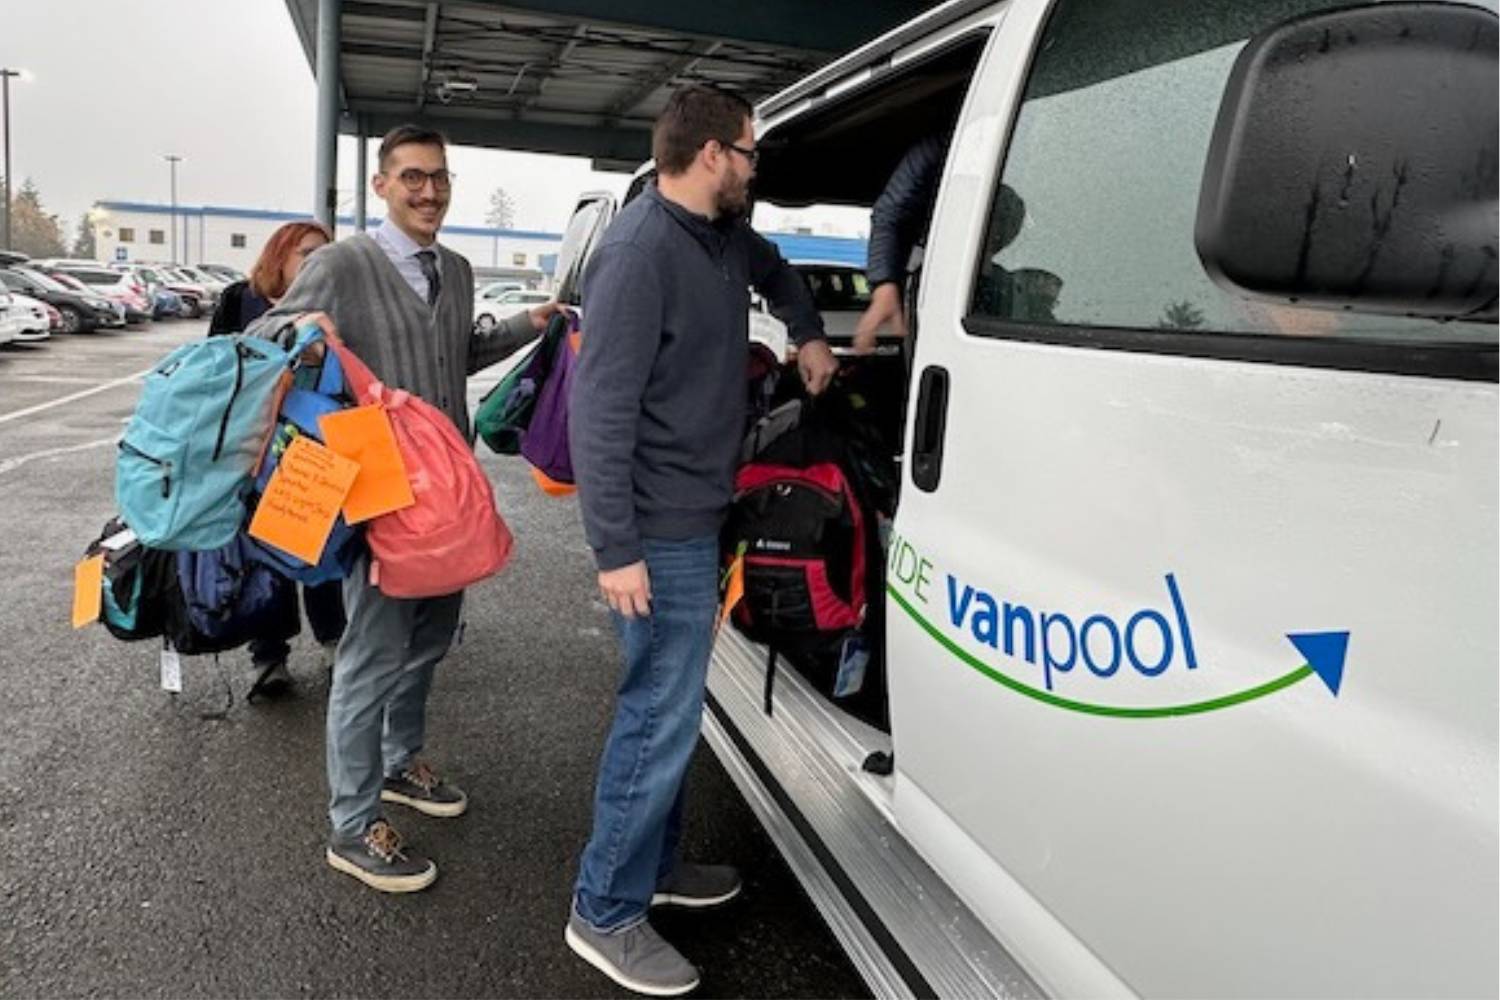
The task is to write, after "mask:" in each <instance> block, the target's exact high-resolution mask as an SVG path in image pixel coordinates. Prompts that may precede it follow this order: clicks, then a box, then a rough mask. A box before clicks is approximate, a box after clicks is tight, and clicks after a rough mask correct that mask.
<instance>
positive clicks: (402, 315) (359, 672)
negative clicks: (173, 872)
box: [250, 125, 557, 892]
mask: <svg viewBox="0 0 1500 1000" xmlns="http://www.w3.org/2000/svg"><path fill="white" fill-rule="evenodd" d="M453 179H454V178H453V175H452V174H450V173H449V172H448V160H447V152H446V146H445V142H444V139H443V136H442V135H441V134H439V133H437V132H434V131H431V130H430V129H424V128H421V127H419V126H414V125H403V126H400V127H398V128H396V129H393V130H392V131H390V132H389V133H387V134H386V136H385V138H384V139H383V140H382V141H381V144H380V154H379V173H377V174H376V175H375V176H374V178H373V179H372V185H373V187H374V189H375V193H376V194H377V195H379V196H380V198H381V199H382V200H383V201H384V202H385V204H386V218H385V221H384V222H383V223H381V225H380V226H379V227H377V228H376V229H375V230H374V232H373V233H369V234H365V233H360V234H357V235H355V236H352V237H350V238H349V239H347V240H343V241H341V242H339V243H335V244H332V245H330V246H326V247H324V248H322V249H321V250H319V251H318V252H317V253H315V254H312V255H311V256H309V257H308V259H307V261H306V263H304V264H303V265H302V269H301V271H299V272H298V274H297V278H296V280H295V281H294V282H293V283H292V287H291V288H290V289H288V290H287V293H286V295H285V296H284V297H283V298H282V300H281V301H280V302H279V303H278V304H277V305H276V307H275V308H274V309H272V310H271V311H270V312H269V313H267V314H266V315H265V316H264V317H263V318H262V319H261V320H260V321H258V322H257V323H255V324H253V325H252V326H251V328H250V332H251V333H255V334H258V335H262V336H275V335H276V334H277V333H278V331H279V328H281V327H282V326H283V325H284V324H285V323H286V321H287V319H288V318H290V317H294V316H297V315H299V314H301V313H304V312H312V311H322V312H325V313H327V314H328V315H329V316H330V317H331V318H332V319H333V322H334V324H335V325H336V326H337V327H338V330H339V333H340V335H341V336H342V337H343V339H344V341H345V343H347V344H348V345H349V347H350V349H351V350H353V351H354V353H355V354H357V355H358V356H359V357H360V358H361V359H362V360H363V361H364V362H365V363H366V364H368V365H369V366H370V368H371V369H373V370H374V372H375V374H376V376H378V377H379V378H380V379H381V381H383V382H385V383H386V384H387V385H390V386H394V387H397V388H401V389H406V390H408V391H409V392H412V393H414V394H415V395H418V396H420V397H422V398H423V399H424V400H426V401H427V402H429V403H431V404H432V405H434V406H436V407H438V408H439V409H441V410H442V411H443V412H444V413H446V414H447V415H448V417H449V418H450V419H452V421H453V423H454V424H455V425H456V426H457V427H458V429H459V431H460V432H461V433H463V434H464V435H465V436H466V437H469V438H471V439H472V434H471V432H470V427H469V412H468V406H467V403H466V392H465V383H466V381H467V379H468V376H469V375H471V374H473V373H474V372H477V371H479V370H480V369H482V368H485V367H487V366H489V365H492V364H494V363H495V362H497V361H500V360H502V359H504V358H506V357H508V356H509V355H511V354H512V353H514V352H515V351H516V350H518V349H520V348H521V347H523V346H524V345H526V344H527V343H529V342H530V341H532V340H534V339H535V338H536V337H537V336H538V335H539V334H540V332H541V331H542V330H543V329H545V328H546V325H547V321H548V319H549V318H550V317H551V316H552V314H553V313H554V312H555V311H556V309H557V306H556V304H555V303H546V304H544V305H540V306H537V307H535V308H533V309H531V310H530V311H529V312H520V313H517V314H516V315H514V316H511V317H509V318H508V319H506V320H505V322H503V323H500V324H498V325H497V326H496V327H495V328H494V329H493V330H491V331H489V332H488V333H477V332H475V331H474V328H473V322H474V272H473V270H472V269H471V268H470V266H469V262H468V261H467V260H465V259H464V258H463V257H461V256H459V255H458V254H456V253H454V252H453V251H452V250H449V249H448V248H446V247H444V246H442V245H441V244H439V243H438V240H437V237H438V230H439V229H440V228H441V227H442V224H443V217H444V215H446V214H447V211H448V201H449V198H450V196H451V194H452V187H453ZM369 576H370V567H369V564H368V561H367V557H366V558H362V559H361V560H360V561H359V563H357V564H356V565H355V567H354V570H353V572H351V573H350V575H349V578H348V579H347V580H345V581H344V606H345V609H346V611H347V613H348V618H349V624H348V627H347V628H346V629H345V631H344V637H343V640H342V641H341V642H340V643H339V647H338V652H337V654H336V655H335V657H334V669H333V686H332V688H331V690H330V691H329V695H328V745H327V754H328V784H329V791H330V801H329V809H328V813H329V820H330V822H331V824H332V827H333V830H332V836H331V837H330V838H329V843H328V848H327V851H326V853H325V857H326V858H327V861H328V864H329V865H330V866H332V867H333V868H334V869H336V870H338V871H341V872H344V873H346V874H348V875H352V876H353V877H354V878H357V879H359V880H360V881H361V882H363V883H364V884H366V885H368V886H370V887H372V888H374V889H378V890H380V891H382V892H415V891H417V890H419V889H425V888H426V887H427V886H429V885H431V884H432V882H433V880H434V879H435V878H436V877H437V866H436V865H435V864H433V862H432V861H431V860H429V859H427V858H425V857H422V856H420V855H418V854H416V853H414V852H412V851H409V850H407V849H406V848H405V847H404V845H403V843H402V840H401V837H400V835H399V834H397V833H396V830H395V828H394V827H392V826H391V824H390V823H389V822H387V821H386V819H385V818H384V817H383V816H382V815H381V803H382V802H391V803H397V804H400V805H403V806H407V807H410V808H412V809H415V810H417V811H418V812H421V813H425V814H426V815H429V816H441V817H449V816H458V815H460V814H461V813H463V812H464V810H465V809H466V808H467V806H468V799H467V797H466V796H465V795H464V793H463V792H462V791H460V790H459V789H458V788H457V787H456V786H454V785H453V784H451V783H449V782H447V781H444V780H443V779H442V778H441V777H439V776H438V775H437V773H436V772H435V771H434V770H433V769H432V767H431V766H430V765H429V764H428V763H427V762H426V761H424V760H422V759H420V758H419V757H418V756H417V755H418V753H419V752H420V751H421V749H422V746H423V742H424V737H425V724H426V714H427V693H428V690H429V688H430V687H431V685H432V677H433V671H434V668H435V667H436V666H437V663H438V661H439V660H441V659H442V658H443V655H444V654H445V653H446V652H447V651H448V648H449V647H450V646H451V645H452V644H453V637H454V634H455V632H456V630H457V628H458V624H459V613H460V611H461V609H462V607H463V594H462V593H461V592H460V593H457V594H450V595H448V596H445V597H435V598H429V599H423V600H397V599H394V598H389V597H386V596H385V595H384V594H382V593H381V592H380V591H379V590H378V589H377V588H376V587H375V586H373V585H372V584H371V583H370V580H369Z"/></svg>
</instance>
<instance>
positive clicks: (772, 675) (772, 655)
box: [764, 643, 776, 715]
mask: <svg viewBox="0 0 1500 1000" xmlns="http://www.w3.org/2000/svg"><path fill="white" fill-rule="evenodd" d="M775 685H776V646H775V645H774V644H770V643H768V644H767V645H766V689H765V695H764V706H765V711H766V714H767V715H770V714H771V689H772V688H773V687H775Z"/></svg>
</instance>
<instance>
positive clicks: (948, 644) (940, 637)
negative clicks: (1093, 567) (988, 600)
mask: <svg viewBox="0 0 1500 1000" xmlns="http://www.w3.org/2000/svg"><path fill="white" fill-rule="evenodd" d="M885 589H886V593H888V594H890V595H891V597H892V598H894V599H895V601H896V603H897V604H899V605H900V606H901V610H902V611H905V612H906V613H907V614H908V615H910V616H911V619H912V621H914V622H916V623H917V624H918V625H920V626H921V627H922V631H924V632H926V633H927V634H928V635H930V636H931V637H932V638H933V639H934V640H935V641H936V642H937V643H938V645H940V646H942V647H943V648H944V649H946V650H947V651H948V652H950V653H952V654H953V655H954V656H956V657H958V658H959V659H960V660H962V661H963V662H964V663H965V664H967V665H968V666H970V667H973V668H974V669H975V670H977V671H979V672H980V673H981V674H983V675H984V676H986V677H988V678H989V679H990V680H992V681H995V682H996V683H999V684H1003V685H1005V686H1006V687H1008V688H1010V689H1011V690H1012V691H1014V692H1016V693H1017V694H1023V695H1025V696H1026V697H1028V698H1034V699H1036V700H1037V701H1040V702H1044V703H1046V704H1048V705H1051V706H1052V707H1054V708H1065V709H1067V710H1068V711H1070V712H1083V713H1084V714H1086V715H1106V716H1110V717H1113V718H1117V719H1160V718H1165V717H1169V716H1175V715H1201V714H1202V713H1204V712H1215V711H1218V710H1219V709H1221V708H1230V707H1231V706H1234V705H1240V704H1243V703H1245V702H1247V701H1254V700H1255V699H1257V698H1264V697H1265V696H1266V695H1268V694H1275V693H1276V692H1277V691H1280V690H1281V689H1282V688H1288V687H1291V686H1292V685H1293V684H1296V683H1298V682H1299V681H1303V680H1306V679H1307V678H1309V677H1311V676H1313V669H1312V667H1310V666H1308V665H1307V664H1303V665H1302V666H1300V667H1298V668H1297V669H1296V670H1293V671H1292V672H1291V673H1289V674H1286V675H1285V676H1282V677H1278V678H1276V679H1275V680H1273V681H1269V682H1267V683H1265V684H1262V685H1260V686H1258V687H1253V688H1248V689H1247V690H1244V691H1237V692H1235V693H1234V694H1226V695H1224V696H1223V697H1222V698H1212V699H1209V700H1208V701H1195V702H1191V703H1190V704H1186V705H1161V706H1153V707H1150V708H1124V707H1116V706H1113V705H1094V704H1090V703H1089V702H1085V701H1074V700H1072V699H1071V698H1060V697H1058V696H1057V695H1055V694H1052V693H1051V692H1050V691H1040V690H1038V689H1036V688H1034V687H1031V686H1029V685H1026V684H1022V683H1021V682H1020V681H1018V680H1016V679H1015V678H1013V677H1008V676H1006V675H1005V674H1003V673H1001V672H1000V671H998V670H996V669H995V668H994V667H991V666H990V665H989V664H987V663H985V662H984V661H983V660H980V659H979V658H978V657H976V656H975V655H974V654H973V653H970V652H969V651H968V650H966V649H964V648H963V647H962V646H960V645H958V643H956V642H954V641H953V640H952V639H950V638H948V637H947V636H946V635H944V634H943V633H942V632H940V631H939V630H938V628H937V626H935V625H933V624H932V623H931V622H929V621H928V620H927V619H925V618H923V617H922V616H921V614H920V613H918V611H917V609H916V608H914V607H912V606H911V604H910V603H908V602H907V600H906V598H905V597H903V596H902V595H901V593H900V592H899V591H898V590H896V588H895V587H893V586H890V585H889V584H887V586H886V588H885Z"/></svg>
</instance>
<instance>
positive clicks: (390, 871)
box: [327, 819, 437, 892]
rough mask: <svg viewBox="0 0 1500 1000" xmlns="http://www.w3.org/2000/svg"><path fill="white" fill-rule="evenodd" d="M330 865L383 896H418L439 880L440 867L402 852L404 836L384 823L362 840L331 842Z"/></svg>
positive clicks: (375, 824)
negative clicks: (416, 893) (416, 894)
mask: <svg viewBox="0 0 1500 1000" xmlns="http://www.w3.org/2000/svg"><path fill="white" fill-rule="evenodd" d="M327 857H328V864H329V866H330V867H331V868H333V869H335V870H336V871H341V872H343V873H344V874H345V875H353V876H354V877H355V878H357V879H359V880H360V881H361V882H363V883H364V884H365V885H367V886H369V887H370V888H372V889H379V890H380V891H381V892H418V891H420V890H422V889H425V888H427V887H428V886H429V885H431V884H432V883H433V881H434V880H435V879H436V878H437V865H435V864H433V863H432V862H431V861H430V860H428V859H427V858H424V857H421V856H420V855H416V854H408V853H406V852H405V851H403V850H402V849H401V835H400V834H399V833H397V832H396V831H395V829H394V828H393V827H392V826H391V825H390V824H389V823H387V822H386V821H385V820H383V819H377V820H376V821H375V822H373V823H371V824H370V828H369V829H368V830H366V831H365V834H364V836H362V837H351V838H347V839H345V838H342V837H335V838H333V839H332V840H330V841H329V842H328V855H327Z"/></svg>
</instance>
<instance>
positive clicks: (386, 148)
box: [376, 124, 448, 170]
mask: <svg viewBox="0 0 1500 1000" xmlns="http://www.w3.org/2000/svg"><path fill="white" fill-rule="evenodd" d="M412 143H416V144H417V145H419V146H437V147H438V148H439V149H443V150H446V149H447V148H448V139H447V137H446V136H444V135H443V133H441V132H439V131H437V130H436V129H430V128H428V127H426V126H425V125H412V124H406V125H397V126H396V127H395V128H393V129H391V130H390V131H389V132H387V133H386V134H385V138H383V139H381V140H380V153H379V155H378V158H377V159H376V162H377V163H378V164H380V169H381V170H384V169H385V165H386V162H387V161H389V160H390V158H391V154H392V153H394V152H395V151H396V147H397V146H409V145H411V144H412Z"/></svg>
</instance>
